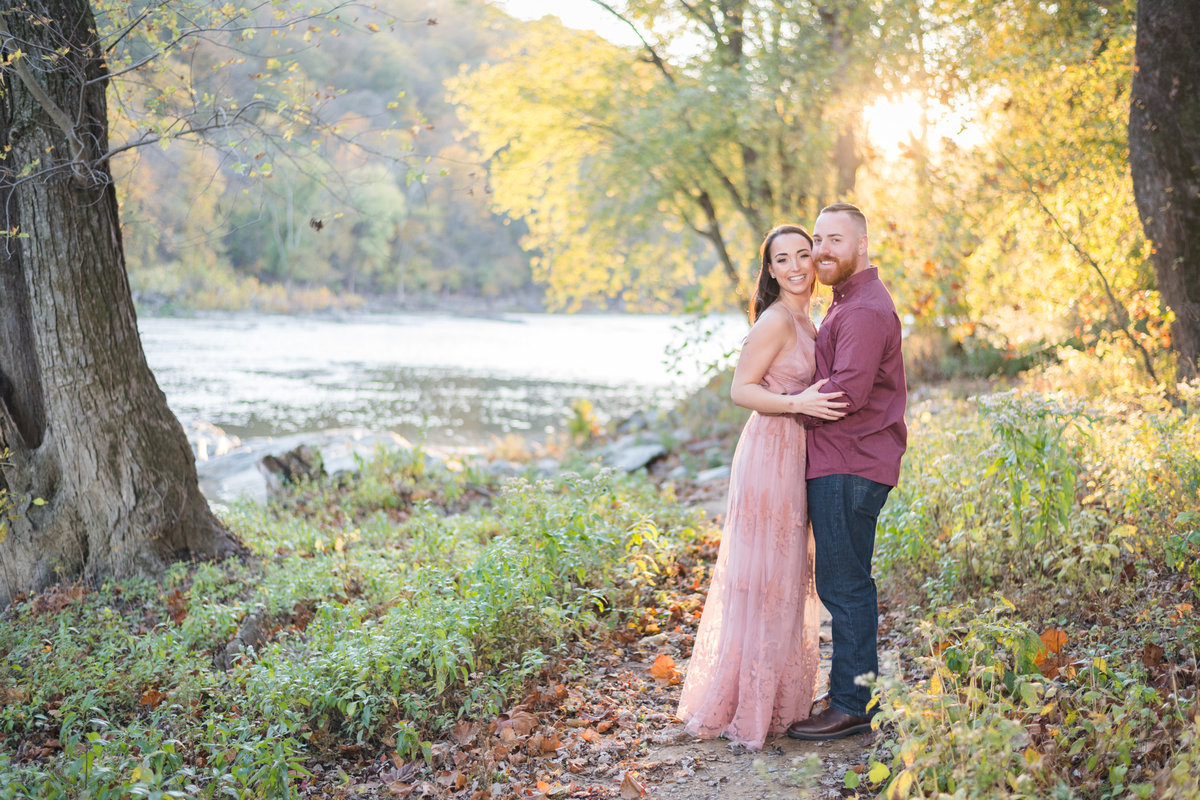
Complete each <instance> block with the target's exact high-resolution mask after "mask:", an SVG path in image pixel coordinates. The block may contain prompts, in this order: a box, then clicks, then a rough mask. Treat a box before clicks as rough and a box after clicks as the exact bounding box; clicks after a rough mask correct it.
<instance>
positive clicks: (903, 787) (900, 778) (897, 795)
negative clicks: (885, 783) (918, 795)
mask: <svg viewBox="0 0 1200 800" xmlns="http://www.w3.org/2000/svg"><path fill="white" fill-rule="evenodd" d="M912 785H913V774H912V773H911V772H909V771H908V770H902V771H901V772H900V774H899V775H897V776H896V780H895V781H893V782H892V785H891V786H889V787H888V793H887V796H888V800H893V799H896V800H903V798H905V797H908V794H909V792H911V791H912Z"/></svg>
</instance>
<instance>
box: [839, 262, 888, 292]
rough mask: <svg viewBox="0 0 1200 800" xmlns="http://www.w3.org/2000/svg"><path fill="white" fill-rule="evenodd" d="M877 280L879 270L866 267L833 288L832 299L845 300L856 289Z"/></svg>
mask: <svg viewBox="0 0 1200 800" xmlns="http://www.w3.org/2000/svg"><path fill="white" fill-rule="evenodd" d="M878 279H879V269H878V268H876V267H867V268H866V269H863V270H859V271H858V272H856V273H854V274H853V275H851V276H850V277H849V278H846V280H844V281H842V282H841V283H839V284H838V285H837V286H834V287H833V299H834V300H845V299H846V298H847V297H848V296H849V295H851V294H853V293H854V290H855V289H857V288H858V287H860V286H862V285H864V284H867V283H870V282H871V281H874V280H878Z"/></svg>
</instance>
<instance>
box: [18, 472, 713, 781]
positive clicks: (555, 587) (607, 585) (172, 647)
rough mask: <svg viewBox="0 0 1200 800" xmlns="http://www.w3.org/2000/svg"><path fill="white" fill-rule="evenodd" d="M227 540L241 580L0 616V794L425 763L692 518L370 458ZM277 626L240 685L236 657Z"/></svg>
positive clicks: (85, 591) (579, 482)
mask: <svg viewBox="0 0 1200 800" xmlns="http://www.w3.org/2000/svg"><path fill="white" fill-rule="evenodd" d="M361 467H362V468H361V470H360V471H359V474H358V476H357V479H356V480H353V481H349V482H343V483H342V484H340V485H339V484H335V483H331V482H324V483H320V484H309V485H306V486H302V487H299V488H298V489H297V490H296V491H295V492H293V494H292V495H291V496H290V498H289V499H288V501H287V502H286V503H285V504H284V505H281V506H270V507H253V506H246V507H242V508H239V509H236V510H235V511H233V512H232V513H230V514H229V516H228V517H227V519H226V522H227V523H228V524H229V525H230V526H231V527H232V528H233V529H234V530H235V531H236V532H237V534H238V535H239V536H241V537H242V539H243V541H245V542H246V543H247V544H248V545H249V546H250V547H251V549H252V550H253V552H254V554H255V557H254V558H252V559H250V560H248V561H246V562H244V563H243V562H237V561H228V562H224V563H219V564H211V563H206V564H196V565H179V566H178V567H177V568H175V569H173V570H172V571H171V572H170V574H168V575H167V576H166V578H165V580H164V581H163V582H162V583H161V584H158V583H150V582H126V583H121V584H112V585H106V586H102V587H94V588H84V587H81V586H64V587H58V588H56V589H53V590H51V591H49V592H47V593H44V594H42V595H39V596H37V597H34V598H29V599H25V600H24V601H22V602H18V603H16V604H15V605H14V606H12V607H11V608H10V609H8V611H7V612H6V613H5V615H4V617H3V619H2V620H0V655H2V656H3V661H2V662H0V663H2V667H0V669H2V670H3V673H2V675H3V683H2V684H0V685H3V686H4V688H3V689H2V690H0V692H2V693H3V700H4V704H3V708H2V709H0V797H63V798H67V797H71V798H77V797H93V798H104V797H129V796H146V797H224V796H232V797H290V796H295V793H296V789H295V787H296V785H297V784H298V782H300V781H302V780H303V778H304V777H305V775H306V769H305V764H306V762H308V761H310V760H311V759H314V758H319V757H321V756H322V754H328V753H337V752H338V751H339V750H340V749H341V748H344V747H346V746H347V745H348V744H359V745H364V746H369V747H374V748H379V749H384V748H386V749H390V750H392V751H398V755H399V756H400V757H411V756H417V757H420V756H421V755H422V754H428V753H429V750H430V747H431V740H433V739H435V738H436V737H438V736H439V735H442V734H444V733H445V732H446V731H447V730H448V729H449V728H450V727H451V726H452V725H453V724H454V722H455V721H456V720H458V719H460V718H482V717H485V716H488V715H493V716H494V715H495V714H496V713H498V712H499V711H500V710H501V709H502V708H504V707H506V706H507V704H508V703H510V702H511V700H512V698H513V697H515V696H517V695H519V694H520V693H521V691H522V690H523V689H524V687H525V686H526V685H527V684H528V683H529V682H530V680H531V679H532V678H534V677H535V676H537V675H538V674H539V673H540V672H541V671H542V670H543V669H544V668H545V667H546V665H547V664H550V663H552V662H553V660H554V659H555V658H556V656H557V655H558V654H559V653H560V652H561V649H562V647H563V646H564V644H565V643H566V642H567V641H569V640H570V639H571V638H572V637H579V636H593V635H598V634H597V632H598V631H599V630H601V629H604V628H605V627H606V626H612V625H614V624H615V620H616V619H617V617H618V616H619V614H620V611H621V609H623V608H632V607H636V606H637V605H638V604H639V601H640V598H641V596H642V593H643V592H646V591H648V590H649V587H650V586H651V585H652V583H653V577H654V571H655V570H657V569H659V568H661V565H664V564H666V563H668V562H669V559H670V554H671V551H672V546H673V545H672V543H673V542H678V541H683V540H686V539H687V538H688V537H689V536H691V531H692V530H693V526H694V525H695V520H694V519H693V518H692V515H690V514H689V513H687V512H685V511H683V510H682V509H680V508H679V507H678V506H677V505H675V504H673V503H672V502H671V497H670V496H669V495H665V496H664V495H663V494H661V493H659V492H658V491H657V490H656V489H655V487H654V486H653V485H651V484H650V483H649V482H647V481H646V480H644V479H642V480H638V479H633V478H625V477H618V476H616V475H613V474H611V473H608V472H599V471H596V470H591V471H588V472H584V473H570V472H564V473H563V474H561V475H559V476H555V477H554V478H548V479H536V478H533V477H528V478H522V479H517V480H514V481H511V482H508V483H507V484H505V485H503V486H501V485H499V484H498V483H497V481H496V480H494V479H491V478H489V477H488V476H487V475H486V474H485V473H483V472H481V471H480V470H478V469H475V468H474V467H472V466H471V465H457V464H451V465H449V467H447V466H446V465H444V464H440V463H438V462H434V461H432V460H429V459H426V458H425V456H424V455H423V454H422V453H420V452H419V451H415V452H412V453H394V452H380V453H379V454H378V456H377V457H376V458H375V459H374V460H372V461H370V462H369V463H363V464H362V465H361ZM251 618H252V619H254V620H256V621H257V627H259V628H261V629H262V630H264V631H266V634H265V635H264V636H262V640H261V643H260V644H259V646H258V647H257V649H248V650H246V651H245V652H244V653H242V654H240V656H239V657H237V658H236V659H235V660H234V662H233V663H232V665H231V666H230V667H229V669H227V670H225V669H222V666H225V663H224V661H225V659H226V645H227V643H228V642H229V641H230V640H231V639H233V638H234V637H235V635H236V634H238V632H239V629H240V628H242V627H244V626H245V625H246V620H247V619H251Z"/></svg>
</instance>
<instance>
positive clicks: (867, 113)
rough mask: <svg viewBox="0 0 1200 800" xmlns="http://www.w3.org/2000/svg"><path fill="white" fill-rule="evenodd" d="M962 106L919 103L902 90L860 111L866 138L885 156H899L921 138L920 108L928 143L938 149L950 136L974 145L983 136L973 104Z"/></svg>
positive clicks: (961, 145)
mask: <svg viewBox="0 0 1200 800" xmlns="http://www.w3.org/2000/svg"><path fill="white" fill-rule="evenodd" d="M963 106H964V107H961V108H958V107H956V108H951V107H949V106H944V105H941V104H940V103H932V104H928V105H926V107H925V108H924V109H922V107H921V98H920V96H919V95H917V94H905V95H901V96H900V97H895V98H888V99H883V100H880V101H878V102H877V103H874V104H873V105H870V106H867V108H866V109H864V111H863V121H864V122H865V123H866V129H867V139H868V140H869V141H870V143H871V146H872V147H874V148H875V150H877V151H878V152H879V153H880V154H881V155H882V156H883V157H884V158H885V159H886V160H888V161H895V160H896V159H897V158H899V156H900V153H901V152H902V150H903V148H904V147H905V145H907V144H908V143H909V142H910V141H913V140H917V139H920V138H921V128H922V111H923V112H924V114H925V119H924V124H925V125H926V131H925V132H926V135H927V137H928V142H929V144H930V146H931V147H933V148H934V149H937V148H938V146H939V143H940V142H941V141H942V140H943V139H950V140H952V141H953V142H954V143H955V144H956V145H958V146H959V147H965V148H970V147H975V146H977V145H978V144H980V142H982V141H983V140H984V138H985V136H986V134H985V133H984V131H983V129H982V128H981V127H980V126H979V124H978V123H977V121H976V120H974V119H973V116H972V109H973V108H975V106H973V105H971V104H969V103H964V104H963Z"/></svg>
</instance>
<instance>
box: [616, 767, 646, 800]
mask: <svg viewBox="0 0 1200 800" xmlns="http://www.w3.org/2000/svg"><path fill="white" fill-rule="evenodd" d="M644 794H646V787H645V786H643V785H642V783H641V782H640V781H638V779H637V778H635V777H633V773H632V772H626V773H625V778H624V779H623V780H622V781H621V797H622V800H638V798H640V797H641V796H642V795H644Z"/></svg>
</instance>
